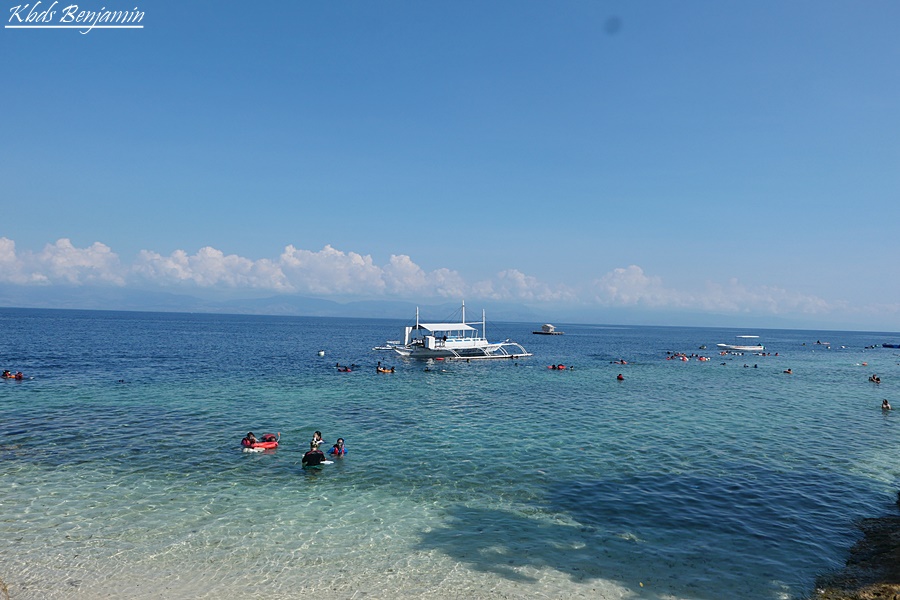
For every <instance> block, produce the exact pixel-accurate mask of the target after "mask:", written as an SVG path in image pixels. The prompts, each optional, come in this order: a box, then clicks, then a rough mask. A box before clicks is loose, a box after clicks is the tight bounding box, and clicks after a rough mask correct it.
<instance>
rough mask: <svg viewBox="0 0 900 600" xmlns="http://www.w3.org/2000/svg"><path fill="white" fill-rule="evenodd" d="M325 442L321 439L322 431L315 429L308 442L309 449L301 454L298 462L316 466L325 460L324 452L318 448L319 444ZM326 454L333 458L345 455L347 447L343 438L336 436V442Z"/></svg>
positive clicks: (307, 465) (305, 465)
mask: <svg viewBox="0 0 900 600" xmlns="http://www.w3.org/2000/svg"><path fill="white" fill-rule="evenodd" d="M324 444H325V440H324V439H322V432H321V431H316V432H315V433H314V434H313V437H312V439H311V440H310V442H309V451H308V452H307V453H306V454H304V455H303V459H302V460H301V461H300V464H301V465H303V466H304V467H316V466H318V465H320V464H322V463H324V462H325V453H324V452H322V451H321V450H319V446H322V445H324ZM328 455H329V456H332V457H334V458H341V457H343V456H346V455H347V448H346V446H344V438H338V439H337V442H335V444H334V445H333V446H332V447H331V448H330V449H329V450H328Z"/></svg>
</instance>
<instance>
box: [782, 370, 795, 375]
mask: <svg viewBox="0 0 900 600" xmlns="http://www.w3.org/2000/svg"><path fill="white" fill-rule="evenodd" d="M784 372H785V373H787V374H788V375H793V374H794V372H793V371H792V370H790V369H785V370H784Z"/></svg>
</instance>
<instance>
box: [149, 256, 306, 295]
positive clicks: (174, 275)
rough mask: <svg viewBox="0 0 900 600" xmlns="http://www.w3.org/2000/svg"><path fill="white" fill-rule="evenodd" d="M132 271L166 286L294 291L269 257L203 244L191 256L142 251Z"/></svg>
mask: <svg viewBox="0 0 900 600" xmlns="http://www.w3.org/2000/svg"><path fill="white" fill-rule="evenodd" d="M132 273H134V274H135V275H136V276H137V277H139V278H141V279H143V280H144V281H145V282H149V283H156V284H159V285H163V286H171V285H178V284H189V285H195V286H197V287H203V288H208V287H224V288H232V289H234V288H250V289H265V290H272V291H277V292H291V291H294V289H293V288H292V287H291V285H290V284H289V282H288V281H287V278H286V277H285V276H284V273H283V272H282V271H281V269H280V268H279V266H278V265H276V264H274V263H273V262H272V261H270V260H268V259H261V260H255V261H254V260H250V259H249V258H244V257H242V256H238V255H236V254H228V255H226V254H225V253H224V252H222V251H221V250H217V249H215V248H211V247H209V246H206V247H203V248H201V249H200V250H198V251H197V253H196V254H194V255H192V256H190V255H188V253H187V252H185V251H184V250H176V251H175V252H172V254H170V255H169V256H162V255H161V254H158V253H156V252H151V251H149V250H141V252H140V253H139V254H138V258H137V260H136V261H135V263H134V265H133V266H132Z"/></svg>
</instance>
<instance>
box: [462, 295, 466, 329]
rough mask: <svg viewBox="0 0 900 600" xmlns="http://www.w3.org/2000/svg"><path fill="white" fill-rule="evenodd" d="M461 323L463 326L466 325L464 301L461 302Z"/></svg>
mask: <svg viewBox="0 0 900 600" xmlns="http://www.w3.org/2000/svg"><path fill="white" fill-rule="evenodd" d="M462 322H463V325H465V324H466V301H465V300H463V305H462Z"/></svg>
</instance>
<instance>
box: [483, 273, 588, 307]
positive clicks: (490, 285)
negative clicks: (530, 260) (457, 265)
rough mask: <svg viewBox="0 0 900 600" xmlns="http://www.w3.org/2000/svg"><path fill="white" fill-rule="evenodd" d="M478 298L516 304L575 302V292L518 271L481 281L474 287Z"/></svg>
mask: <svg viewBox="0 0 900 600" xmlns="http://www.w3.org/2000/svg"><path fill="white" fill-rule="evenodd" d="M472 289H473V291H475V292H476V295H477V296H480V297H484V298H490V299H492V300H508V301H516V302H574V301H575V300H576V296H575V294H574V293H573V291H571V290H569V289H568V288H565V287H560V288H557V289H554V288H552V287H550V286H549V285H548V284H546V283H543V282H541V281H540V280H539V279H538V278H537V277H533V276H531V275H526V274H525V273H522V272H521V271H519V270H518V269H507V270H505V271H500V272H499V273H497V275H496V277H495V278H494V279H491V280H486V281H480V282H478V283H476V284H475V285H474V286H473V288H472Z"/></svg>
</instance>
